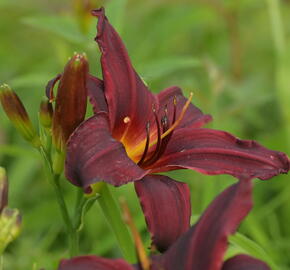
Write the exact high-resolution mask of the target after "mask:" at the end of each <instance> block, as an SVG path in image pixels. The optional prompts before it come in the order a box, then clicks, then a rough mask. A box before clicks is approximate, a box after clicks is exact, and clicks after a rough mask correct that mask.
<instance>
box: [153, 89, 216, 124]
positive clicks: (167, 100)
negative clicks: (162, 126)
mask: <svg viewBox="0 0 290 270" xmlns="http://www.w3.org/2000/svg"><path fill="white" fill-rule="evenodd" d="M157 97H158V100H159V115H160V117H162V115H163V114H164V110H165V107H166V108H167V115H168V119H169V121H171V119H173V114H174V99H176V117H178V115H180V112H181V110H182V108H183V106H184V104H185V103H186V101H187V99H186V98H185V97H184V96H183V94H182V91H181V89H180V88H179V87H177V86H172V87H169V88H166V89H164V90H163V91H161V92H160V93H159V94H158V96H157ZM211 120H212V117H211V116H210V115H205V114H203V113H202V111H201V110H200V109H198V108H197V107H195V106H194V105H193V104H190V105H189V106H188V108H187V110H186V113H185V115H184V117H183V118H182V120H181V122H180V123H179V124H178V126H177V128H183V127H194V128H199V127H201V126H203V125H204V124H206V123H208V122H209V121H211Z"/></svg>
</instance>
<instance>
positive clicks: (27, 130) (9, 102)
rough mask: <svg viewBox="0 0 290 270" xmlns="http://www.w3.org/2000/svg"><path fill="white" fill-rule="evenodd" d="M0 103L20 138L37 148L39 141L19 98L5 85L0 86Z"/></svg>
mask: <svg viewBox="0 0 290 270" xmlns="http://www.w3.org/2000/svg"><path fill="white" fill-rule="evenodd" d="M0 102H1V104H2V107H3V109H4V111H5V112H6V114H7V116H8V118H9V119H10V120H11V122H12V123H13V125H14V126H15V128H16V129H17V130H18V131H19V133H20V134H21V135H22V137H23V138H24V139H25V140H27V141H28V142H30V143H32V144H33V145H34V146H35V147H38V146H39V145H40V140H39V137H38V135H37V133H36V131H35V129H34V128H33V125H32V123H31V121H30V119H29V116H28V114H27V112H26V110H25V108H24V106H23V104H22V102H21V100H20V99H19V97H18V96H17V95H16V94H15V93H14V92H13V91H12V90H11V88H10V87H9V86H8V85H7V84H3V85H1V86H0Z"/></svg>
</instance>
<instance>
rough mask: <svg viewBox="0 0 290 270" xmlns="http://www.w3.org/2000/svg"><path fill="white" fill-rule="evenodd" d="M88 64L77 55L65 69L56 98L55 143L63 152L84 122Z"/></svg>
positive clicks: (54, 117)
mask: <svg viewBox="0 0 290 270" xmlns="http://www.w3.org/2000/svg"><path fill="white" fill-rule="evenodd" d="M87 77H88V62H87V58H86V56H85V55H84V54H75V55H74V56H73V57H72V58H71V59H70V60H69V62H68V63H67V64H66V66H65V68H64V72H63V73H62V76H61V78H60V82H59V85H58V91H57V96H56V104H55V111H54V114H53V120H52V134H53V142H54V145H55V147H56V149H58V150H60V151H62V150H63V149H65V144H66V141H67V139H68V138H69V136H70V135H71V133H72V132H73V131H74V130H75V128H76V127H77V126H78V125H79V124H80V123H81V122H82V121H83V120H84V117H85V114H86V108H87V87H86V81H87Z"/></svg>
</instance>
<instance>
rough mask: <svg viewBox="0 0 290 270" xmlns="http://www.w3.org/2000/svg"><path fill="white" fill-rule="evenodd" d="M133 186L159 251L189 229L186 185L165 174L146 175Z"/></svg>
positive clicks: (188, 202) (188, 203)
mask: <svg viewBox="0 0 290 270" xmlns="http://www.w3.org/2000/svg"><path fill="white" fill-rule="evenodd" d="M135 190H136V193H137V195H138V197H139V200H140V203H141V206H142V209H143V212H144V215H145V219H146V223H147V226H148V229H149V231H150V233H151V235H152V243H153V245H155V246H156V247H157V248H158V250H159V251H161V252H163V251H165V250H166V249H167V248H168V247H169V246H170V245H171V244H172V243H174V242H175V241H176V239H177V238H178V237H179V236H180V235H181V234H182V233H184V232H186V231H187V230H188V229H189V226H190V216H191V205H190V191H189V187H188V186H187V184H185V183H181V182H177V181H174V180H172V179H171V178H169V177H167V176H162V175H147V176H145V177H144V178H143V179H142V180H140V181H136V182H135Z"/></svg>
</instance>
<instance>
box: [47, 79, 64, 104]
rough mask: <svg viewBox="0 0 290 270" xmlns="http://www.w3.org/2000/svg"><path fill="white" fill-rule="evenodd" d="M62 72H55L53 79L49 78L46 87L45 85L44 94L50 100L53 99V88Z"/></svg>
mask: <svg viewBox="0 0 290 270" xmlns="http://www.w3.org/2000/svg"><path fill="white" fill-rule="evenodd" d="M61 76H62V74H57V75H56V76H55V77H54V78H53V79H51V80H50V81H49V82H48V83H47V85H46V87H45V94H46V96H47V98H48V99H49V100H50V101H52V100H53V99H54V94H53V88H54V86H55V84H56V83H57V81H58V80H60V78H61Z"/></svg>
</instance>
